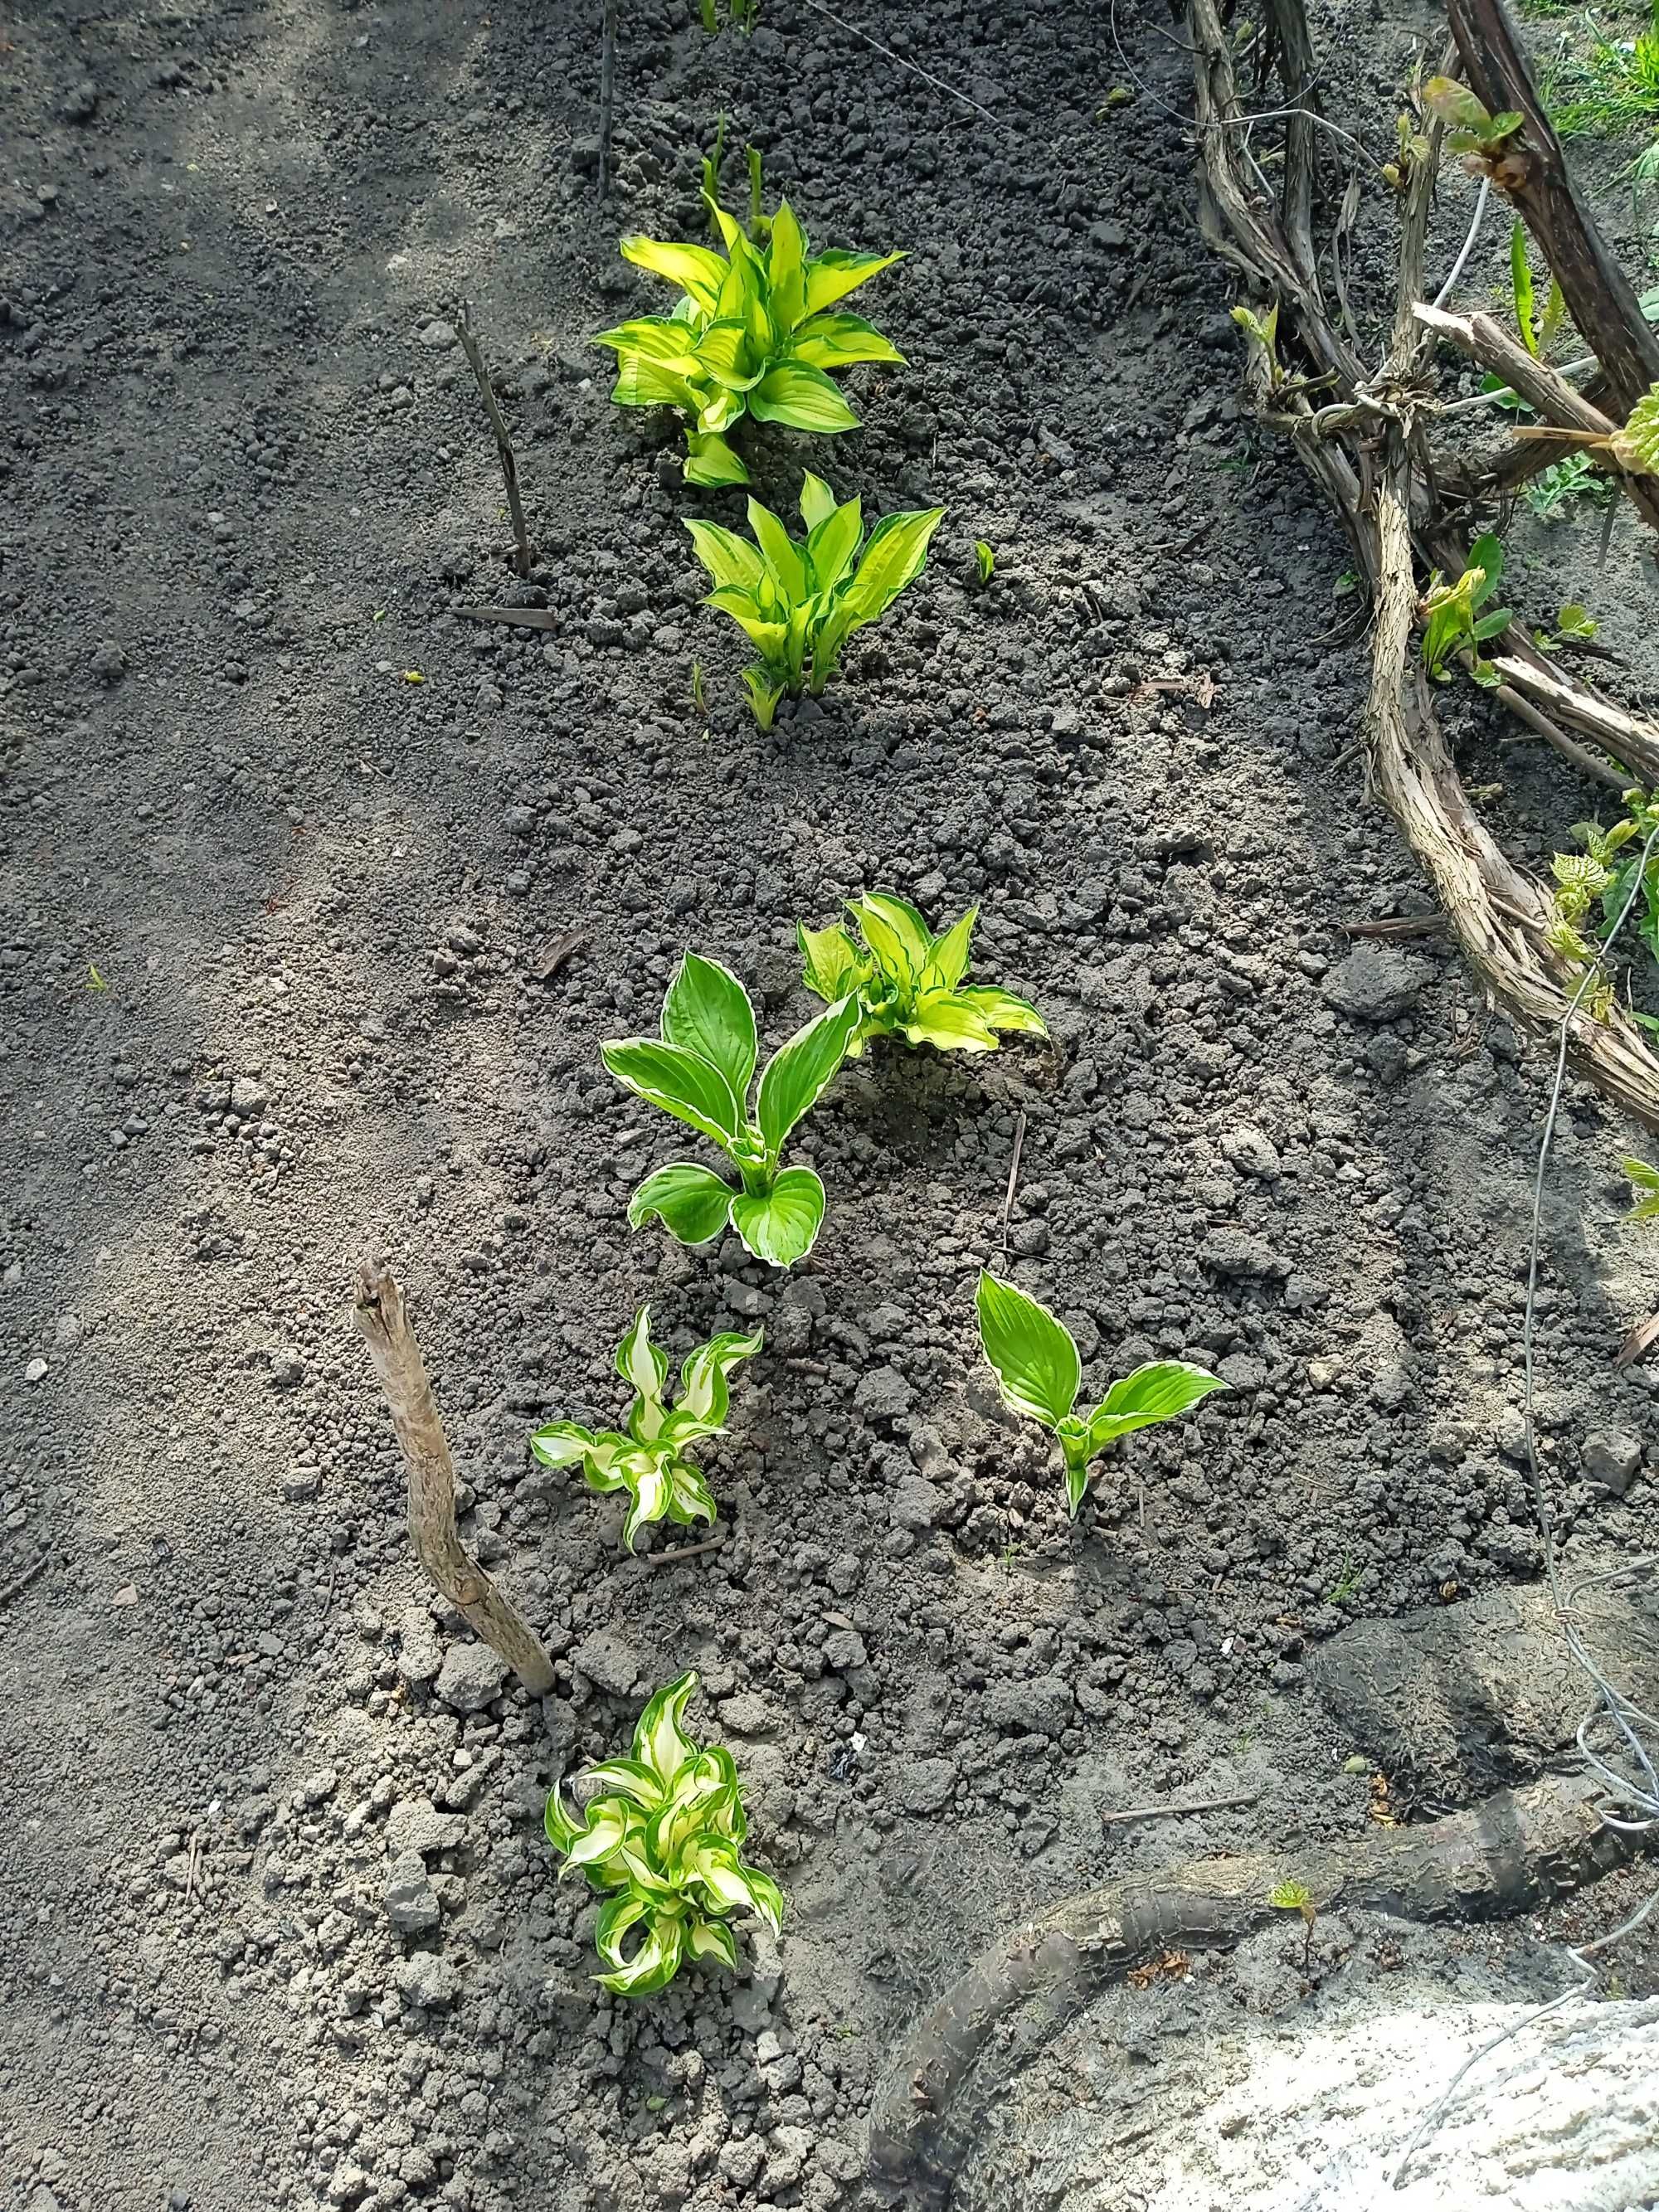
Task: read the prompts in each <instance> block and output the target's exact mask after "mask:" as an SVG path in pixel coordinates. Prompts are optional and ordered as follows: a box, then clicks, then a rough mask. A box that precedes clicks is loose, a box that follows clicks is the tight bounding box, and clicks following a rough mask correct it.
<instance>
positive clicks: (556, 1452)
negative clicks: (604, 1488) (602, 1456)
mask: <svg viewBox="0 0 1659 2212" xmlns="http://www.w3.org/2000/svg"><path fill="white" fill-rule="evenodd" d="M598 1442H599V1438H598V1437H596V1436H595V1435H594V1434H593V1431H592V1429H584V1428H582V1427H581V1426H580V1425H579V1424H578V1423H576V1422H575V1421H549V1422H548V1424H547V1425H546V1426H545V1427H544V1428H540V1429H538V1430H537V1431H536V1432H535V1434H534V1435H533V1436H532V1437H531V1439H530V1449H531V1450H532V1452H533V1453H534V1454H535V1455H536V1457H537V1458H538V1460H540V1462H541V1463H542V1465H543V1466H544V1467H574V1465H575V1463H576V1462H577V1461H578V1460H579V1459H585V1458H586V1455H587V1454H588V1453H589V1452H591V1451H592V1449H593V1447H594V1445H595V1444H596V1443H598Z"/></svg>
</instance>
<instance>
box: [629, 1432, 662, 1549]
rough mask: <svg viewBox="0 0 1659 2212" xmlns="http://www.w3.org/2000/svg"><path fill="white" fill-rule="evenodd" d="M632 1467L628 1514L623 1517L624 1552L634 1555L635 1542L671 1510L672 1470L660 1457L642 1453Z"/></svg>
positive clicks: (636, 1456)
mask: <svg viewBox="0 0 1659 2212" xmlns="http://www.w3.org/2000/svg"><path fill="white" fill-rule="evenodd" d="M635 1458H636V1461H637V1462H641V1463H637V1464H635V1465H632V1466H630V1468H629V1484H628V1510H627V1511H626V1512H625V1513H624V1514H623V1525H622V1540H623V1550H624V1551H625V1552H631V1551H632V1550H633V1548H634V1539H635V1536H636V1535H638V1534H639V1532H640V1530H641V1528H644V1527H645V1526H646V1524H647V1522H652V1521H660V1520H661V1519H662V1517H663V1515H664V1514H665V1513H666V1511H667V1510H668V1470H667V1468H665V1466H664V1465H663V1462H662V1460H661V1459H660V1458H659V1457H654V1456H651V1455H647V1454H644V1453H640V1454H638V1455H635Z"/></svg>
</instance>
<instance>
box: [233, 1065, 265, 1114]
mask: <svg viewBox="0 0 1659 2212" xmlns="http://www.w3.org/2000/svg"><path fill="white" fill-rule="evenodd" d="M268 1103H270V1102H269V1097H268V1094H267V1093H266V1091H265V1086H264V1084H263V1083H261V1082H259V1081H258V1079H257V1078H256V1077H254V1076H252V1075H239V1076H238V1077H237V1079H236V1080H235V1081H234V1083H233V1084H232V1085H231V1086H230V1110H231V1112H232V1113H233V1114H240V1115H241V1117H242V1119H243V1121H247V1120H248V1119H249V1118H250V1117H251V1116H252V1115H258V1114H263V1113H264V1110H265V1108H266V1106H267V1104H268Z"/></svg>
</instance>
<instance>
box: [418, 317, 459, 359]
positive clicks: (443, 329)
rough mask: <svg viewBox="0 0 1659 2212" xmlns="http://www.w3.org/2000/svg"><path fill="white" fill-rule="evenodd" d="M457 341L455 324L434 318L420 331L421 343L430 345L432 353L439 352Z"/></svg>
mask: <svg viewBox="0 0 1659 2212" xmlns="http://www.w3.org/2000/svg"><path fill="white" fill-rule="evenodd" d="M421 343H422V345H423V346H430V347H431V349H432V350H433V351H434V352H435V353H441V352H443V351H444V350H445V349H447V347H450V346H453V345H455V344H457V343H459V340H458V338H457V336H456V331H455V325H453V323H444V322H439V321H436V320H434V321H432V322H429V323H428V325H427V326H426V328H425V329H424V330H423V331H422V332H421Z"/></svg>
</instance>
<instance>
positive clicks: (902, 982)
mask: <svg viewBox="0 0 1659 2212" xmlns="http://www.w3.org/2000/svg"><path fill="white" fill-rule="evenodd" d="M847 908H848V913H849V914H851V915H852V916H853V918H854V921H856V922H857V923H858V926H859V931H860V935H861V936H862V937H863V939H864V941H865V943H866V945H868V946H869V948H870V950H871V952H872V954H873V955H874V957H875V963H876V968H877V971H878V974H879V975H880V976H881V979H882V981H883V982H884V984H885V985H886V987H887V988H888V989H889V990H890V991H892V992H894V993H896V994H897V996H898V998H899V999H900V1000H901V1002H902V1003H905V1004H908V1002H909V1000H911V998H912V997H913V996H914V995H915V987H916V976H917V973H918V971H919V969H920V967H921V962H922V961H925V960H926V959H927V953H926V951H923V952H922V954H921V958H920V959H916V958H915V957H913V945H912V941H911V939H910V938H909V936H908V933H906V932H904V931H902V930H900V929H896V928H895V927H893V924H892V923H891V921H890V920H889V919H888V917H887V915H885V914H884V913H883V911H882V910H881V908H879V907H876V908H871V907H870V905H869V902H868V901H867V900H866V899H863V898H855V899H848V902H847Z"/></svg>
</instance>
